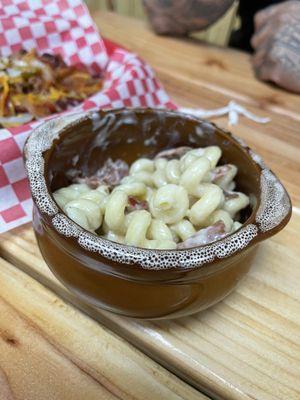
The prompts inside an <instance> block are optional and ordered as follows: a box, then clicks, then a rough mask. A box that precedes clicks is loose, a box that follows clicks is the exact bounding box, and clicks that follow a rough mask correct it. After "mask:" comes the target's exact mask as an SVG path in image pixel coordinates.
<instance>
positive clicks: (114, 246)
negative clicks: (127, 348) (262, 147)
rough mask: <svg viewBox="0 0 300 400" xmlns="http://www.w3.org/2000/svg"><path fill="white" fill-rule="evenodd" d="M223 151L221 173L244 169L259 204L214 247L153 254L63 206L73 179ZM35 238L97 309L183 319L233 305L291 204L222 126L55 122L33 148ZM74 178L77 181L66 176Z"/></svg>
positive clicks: (151, 120) (172, 120) (159, 117)
mask: <svg viewBox="0 0 300 400" xmlns="http://www.w3.org/2000/svg"><path fill="white" fill-rule="evenodd" d="M184 145H188V146H191V147H203V146H208V145H218V146H220V147H221V149H222V153H223V156H222V159H221V163H233V164H235V165H236V166H237V167H238V171H239V172H238V175H237V178H236V182H237V190H240V191H242V192H244V193H246V194H247V195H248V196H250V198H251V207H249V208H248V209H247V210H246V211H245V212H244V213H243V215H242V220H243V221H242V222H244V224H243V226H242V227H241V228H240V229H239V230H238V231H237V232H235V233H233V234H231V235H229V236H227V237H226V238H224V239H221V240H219V241H217V242H214V243H212V244H209V245H204V246H199V247H195V248H191V249H187V250H145V249H141V248H134V247H130V246H126V245H122V244H118V243H114V242H111V241H109V240H106V239H104V238H101V237H99V236H97V235H95V234H92V233H90V232H87V231H85V230H84V229H83V228H81V227H80V226H78V225H76V223H74V222H73V221H71V220H70V219H69V218H68V217H67V216H66V215H65V214H64V213H63V211H62V210H61V209H60V208H59V207H58V205H57V204H56V203H55V201H54V199H53V197H52V192H53V191H55V190H57V189H59V188H61V187H64V186H67V185H68V184H70V183H71V182H70V180H69V179H68V176H69V175H70V174H69V172H70V171H72V170H81V171H82V173H83V175H84V176H90V175H92V174H93V173H95V172H96V170H97V169H98V168H99V167H100V166H101V165H102V164H103V163H104V162H105V161H106V160H107V159H108V158H109V157H111V158H112V159H117V158H120V159H123V160H125V161H126V162H128V163H129V164H130V163H132V162H133V161H134V160H135V159H137V158H138V157H141V156H146V157H153V156H154V155H155V154H156V153H158V152H159V151H160V150H162V149H167V148H173V147H177V146H184ZM25 161H26V168H27V172H28V176H29V181H30V188H31V192H32V197H33V200H34V203H35V207H34V221H33V225H34V229H35V233H36V236H37V239H38V243H39V246H40V249H41V252H42V254H43V256H44V258H45V260H46V262H47V264H48V265H49V267H50V268H51V270H52V271H53V272H54V274H55V275H56V276H57V277H58V278H59V279H60V280H61V281H62V282H63V283H64V284H65V285H66V286H67V287H68V288H69V289H70V290H71V291H73V292H74V293H76V294H77V295H78V296H80V297H81V298H82V299H84V300H85V301H87V302H89V303H91V304H94V305H96V306H98V307H101V308H104V309H107V310H110V311H113V312H116V313H119V314H122V315H126V316H131V317H137V318H174V317H178V316H183V315H188V314H191V313H194V312H197V311H199V310H201V309H205V308H207V307H209V306H211V305H212V304H214V303H216V302H218V301H219V300H221V299H222V298H224V296H226V295H227V294H228V293H229V292H230V291H231V290H232V289H233V288H234V287H235V286H236V284H237V283H238V281H239V280H240V279H241V278H242V277H243V276H244V275H245V274H246V272H247V271H248V270H249V268H250V266H251V260H252V258H253V255H254V254H255V248H256V245H257V244H258V243H259V242H260V241H262V240H264V239H266V238H268V237H270V236H272V235H274V234H275V233H276V232H278V231H279V230H281V229H282V228H283V227H284V226H285V225H286V223H287V222H288V220H289V218H290V214H291V204H290V199H289V196H288V194H287V193H286V191H285V189H284V187H283V186H282V184H281V183H280V181H279V180H278V179H277V177H276V176H275V175H274V174H273V173H272V172H271V171H270V170H269V169H268V168H267V166H265V164H264V163H263V161H262V160H261V159H260V157H259V156H258V155H257V154H255V153H254V152H253V151H252V150H250V149H249V148H248V147H247V146H246V145H245V144H244V143H243V142H241V140H239V139H238V138H235V137H233V136H232V135H231V134H230V133H228V132H225V131H223V130H221V129H219V128H217V127H216V126H215V125H213V124H211V123H209V122H207V121H202V120H200V119H198V118H195V117H192V116H188V115H185V114H180V113H178V112H174V111H166V110H152V109H121V110H108V111H101V112H99V113H96V112H89V113H84V114H77V115H72V116H69V117H67V118H64V119H60V118H58V119H53V120H50V121H48V122H46V123H45V124H43V125H42V126H40V127H39V128H37V129H36V130H35V131H34V132H33V133H32V135H31V136H30V138H29V140H28V141H27V144H26V147H25ZM67 172H68V174H67Z"/></svg>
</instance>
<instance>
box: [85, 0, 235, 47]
mask: <svg viewBox="0 0 300 400" xmlns="http://www.w3.org/2000/svg"><path fill="white" fill-rule="evenodd" d="M85 1H86V3H87V6H88V8H89V10H90V12H91V13H93V12H95V11H99V10H101V11H112V12H116V13H118V14H122V15H127V16H130V17H133V18H139V19H144V20H146V16H145V13H144V10H143V5H142V0H85ZM236 10H237V2H235V3H234V4H233V5H232V7H231V8H230V9H229V10H228V11H227V13H226V14H225V15H224V16H223V17H222V18H221V19H219V20H218V21H217V22H216V23H215V24H213V25H212V26H211V27H210V28H208V29H206V30H205V31H202V32H199V33H198V32H197V33H193V34H192V35H191V37H194V38H196V39H201V40H205V41H207V42H209V43H213V44H217V45H220V46H226V45H227V44H228V40H229V37H230V33H231V31H232V29H236V28H238V26H239V19H238V18H237V16H236Z"/></svg>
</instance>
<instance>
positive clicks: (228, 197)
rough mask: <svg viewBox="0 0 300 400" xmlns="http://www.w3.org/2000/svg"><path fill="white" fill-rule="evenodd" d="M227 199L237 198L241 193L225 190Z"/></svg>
mask: <svg viewBox="0 0 300 400" xmlns="http://www.w3.org/2000/svg"><path fill="white" fill-rule="evenodd" d="M223 193H224V196H225V200H231V199H237V198H238V197H239V195H238V194H237V193H236V192H232V191H230V190H223Z"/></svg>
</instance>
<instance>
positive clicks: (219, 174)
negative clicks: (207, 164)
mask: <svg viewBox="0 0 300 400" xmlns="http://www.w3.org/2000/svg"><path fill="white" fill-rule="evenodd" d="M230 168H231V165H230V164H226V165H220V166H219V167H216V168H215V169H213V170H212V172H211V175H212V182H215V181H216V180H218V179H220V178H223V176H225V175H226V174H227V173H228V171H229V170H230Z"/></svg>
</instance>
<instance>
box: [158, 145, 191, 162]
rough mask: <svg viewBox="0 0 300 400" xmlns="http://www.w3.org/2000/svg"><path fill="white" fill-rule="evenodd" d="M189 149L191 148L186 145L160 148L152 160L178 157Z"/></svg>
mask: <svg viewBox="0 0 300 400" xmlns="http://www.w3.org/2000/svg"><path fill="white" fill-rule="evenodd" d="M190 150H192V148H191V147H188V146H181V147H175V148H174V149H167V150H162V151H161V152H159V153H158V154H157V155H156V156H155V157H154V160H156V159H157V158H167V159H171V158H180V157H182V156H183V155H184V154H185V153H187V152H188V151H190Z"/></svg>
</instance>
